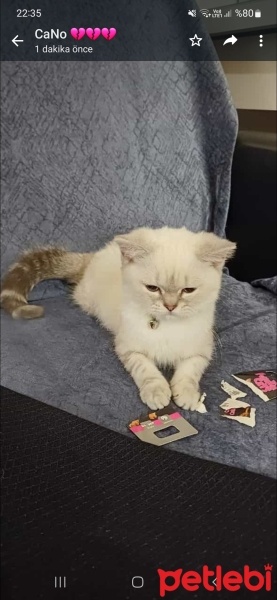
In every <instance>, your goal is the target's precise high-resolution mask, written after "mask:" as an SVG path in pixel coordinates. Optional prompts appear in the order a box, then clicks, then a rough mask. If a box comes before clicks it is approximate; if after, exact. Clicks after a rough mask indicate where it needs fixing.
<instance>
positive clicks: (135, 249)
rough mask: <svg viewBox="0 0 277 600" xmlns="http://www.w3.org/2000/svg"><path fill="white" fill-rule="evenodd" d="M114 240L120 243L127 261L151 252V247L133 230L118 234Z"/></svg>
mask: <svg viewBox="0 0 277 600" xmlns="http://www.w3.org/2000/svg"><path fill="white" fill-rule="evenodd" d="M114 241H115V242H116V243H117V244H118V246H119V248H120V251H121V254H122V258H123V260H124V262H125V263H128V262H131V261H136V260H140V259H141V258H145V256H147V254H149V252H150V248H148V247H147V246H146V244H144V243H143V240H142V239H140V238H139V236H136V235H134V234H133V232H131V233H130V234H126V235H117V236H116V237H115V238H114Z"/></svg>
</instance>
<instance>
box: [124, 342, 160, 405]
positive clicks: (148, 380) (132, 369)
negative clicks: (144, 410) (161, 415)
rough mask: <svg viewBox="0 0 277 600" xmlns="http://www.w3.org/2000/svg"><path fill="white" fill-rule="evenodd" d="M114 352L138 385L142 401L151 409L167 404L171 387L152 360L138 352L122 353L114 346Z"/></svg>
mask: <svg viewBox="0 0 277 600" xmlns="http://www.w3.org/2000/svg"><path fill="white" fill-rule="evenodd" d="M116 353H117V356H118V357H119V359H120V360H121V362H122V363H123V365H124V367H125V369H126V370H127V371H128V372H129V373H130V374H131V375H132V377H133V380H134V382H135V383H136V385H137V386H138V389H139V393H140V397H141V399H142V402H144V404H147V406H149V408H151V409H152V410H158V409H159V408H163V407H164V406H167V405H168V404H169V402H170V398H171V389H170V386H169V384H168V382H167V381H166V379H165V377H163V375H162V374H161V372H160V371H159V369H157V367H156V365H155V364H154V362H153V361H152V360H151V359H149V358H148V357H147V356H145V355H144V354H142V353H140V352H132V351H129V352H124V353H122V352H119V351H118V349H117V348H116Z"/></svg>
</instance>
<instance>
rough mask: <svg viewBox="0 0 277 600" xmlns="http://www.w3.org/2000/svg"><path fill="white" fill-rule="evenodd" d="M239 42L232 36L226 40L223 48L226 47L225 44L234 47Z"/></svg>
mask: <svg viewBox="0 0 277 600" xmlns="http://www.w3.org/2000/svg"><path fill="white" fill-rule="evenodd" d="M237 41H238V39H237V38H236V37H235V36H234V35H232V37H230V38H227V40H225V42H223V46H225V44H232V46H233V45H234V44H235V43H236V42H237Z"/></svg>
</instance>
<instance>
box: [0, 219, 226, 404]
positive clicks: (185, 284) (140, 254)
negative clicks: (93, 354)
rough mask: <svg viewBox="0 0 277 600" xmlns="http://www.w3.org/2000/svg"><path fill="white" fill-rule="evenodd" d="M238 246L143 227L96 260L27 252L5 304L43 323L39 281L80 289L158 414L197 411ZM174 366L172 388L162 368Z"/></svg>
mask: <svg viewBox="0 0 277 600" xmlns="http://www.w3.org/2000/svg"><path fill="white" fill-rule="evenodd" d="M235 248H236V244H235V243H233V242H230V241H228V240H226V239H221V238H219V237H217V236H216V235H214V234H212V233H205V232H200V233H192V232H191V231H189V230H187V229H186V228H185V227H182V228H180V229H171V228H168V227H163V228H161V229H148V228H140V229H136V230H133V231H131V232H130V233H128V234H126V235H119V236H116V237H115V238H114V240H113V241H111V242H110V243H108V244H107V245H106V246H105V247H104V248H103V249H101V250H99V251H98V252H96V253H89V254H78V253H73V252H66V251H65V250H63V249H57V248H42V249H38V250H31V251H30V252H27V253H25V254H24V255H23V256H22V257H21V259H20V260H19V262H18V263H16V264H15V265H13V266H12V267H11V269H10V270H9V272H8V274H7V275H6V277H5V279H4V281H3V287H2V293H1V302H2V306H3V308H5V309H6V310H7V311H8V312H10V313H11V314H12V315H13V316H14V317H15V318H18V317H25V318H35V317H38V316H42V314H43V309H42V308H41V307H37V306H33V305H28V304H27V294H28V292H29V291H30V289H32V287H34V285H35V284H36V283H38V281H41V280H43V279H49V278H53V277H59V278H61V279H68V280H69V281H71V282H73V283H75V288H74V291H73V298H74V301H75V302H76V303H77V304H78V305H79V306H80V307H81V308H82V309H83V310H84V311H85V312H87V313H88V314H89V315H93V316H94V317H97V318H98V319H99V321H100V322H101V323H102V324H103V325H104V327H106V328H107V329H108V330H109V331H111V332H112V334H113V335H114V340H115V351H116V354H117V356H118V357H119V359H120V360H121V362H122V363H123V365H124V367H125V368H126V370H127V371H128V372H129V373H130V374H131V376H132V377H133V379H134V381H135V383H136V384H137V386H138V389H139V392H140V397H141V399H142V401H143V402H144V403H145V404H147V405H148V406H149V407H150V408H151V409H153V410H157V409H159V408H162V407H164V406H166V405H167V404H169V402H170V399H171V396H172V397H173V400H174V402H175V403H176V404H177V405H178V406H180V407H182V408H186V409H190V410H194V409H195V408H196V407H197V405H198V402H199V398H200V390H199V381H200V378H201V376H202V374H203V372H204V371H205V369H206V368H207V366H208V364H209V362H210V360H211V358H212V353H213V324H214V313H215V306H216V301H217V298H218V295H219V291H220V285H221V276H222V269H223V266H224V263H225V261H226V260H227V259H228V258H231V257H232V256H233V254H234V252H235ZM165 366H171V367H173V368H174V370H175V372H174V375H173V378H172V380H171V382H170V383H168V382H167V380H166V379H165V377H164V376H163V375H162V373H161V371H160V370H159V367H165Z"/></svg>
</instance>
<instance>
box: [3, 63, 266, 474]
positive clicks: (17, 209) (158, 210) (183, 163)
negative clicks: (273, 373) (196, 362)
mask: <svg viewBox="0 0 277 600" xmlns="http://www.w3.org/2000/svg"><path fill="white" fill-rule="evenodd" d="M3 79H4V81H3V84H4V85H3V95H4V101H3V103H4V107H3V138H4V139H3V148H4V156H3V179H4V182H3V192H2V194H3V204H2V211H3V225H4V227H3V243H2V261H3V269H5V268H6V267H7V265H8V264H9V263H10V262H11V261H12V260H14V258H15V257H16V255H17V254H18V252H19V251H20V250H22V249H23V248H26V246H31V245H33V244H43V243H46V242H47V243H48V242H51V243H57V244H65V245H67V246H68V247H69V248H70V249H72V250H74V249H76V250H92V249H95V248H98V247H99V246H100V245H102V244H103V243H104V242H106V241H107V240H108V239H111V238H112V237H113V235H114V234H115V233H119V232H124V231H128V230H130V229H131V228H133V227H136V226H140V225H145V224H146V225H150V226H154V227H159V226H161V225H165V224H166V225H170V226H180V225H186V226H187V227H189V228H191V229H192V230H194V231H197V230H200V229H206V230H213V231H215V232H216V233H218V234H221V235H223V234H224V229H225V223H226V218H227V213H228V202H229V190H230V169H231V161H232V152H233V147H234V142H235V138H236V131H237V120H236V115H235V110H234V108H233V106H232V103H231V100H230V96H229V92H228V89H227V87H226V82H225V79H224V76H223V74H222V71H221V68H220V66H219V64H218V63H215V62H206V63H203V62H202V63H196V62H194V63H192V62H187V63H181V62H180V63H178V62H176V63H168V62H166V63H162V62H159V63H90V64H88V63H85V64H77V63H75V64H72V63H71V64H70V63H39V64H36V63H6V64H4V65H3ZM18 89H20V94H17V93H15V90H18ZM35 297H39V298H43V303H44V305H45V308H46V317H45V319H43V320H41V321H33V322H14V321H12V320H11V319H10V318H9V317H8V316H7V315H2V383H3V385H5V386H6V387H8V388H11V389H14V390H16V391H18V392H22V393H25V394H27V395H29V396H31V397H34V398H37V399H39V400H42V401H43V402H46V403H49V404H53V405H54V406H58V407H60V408H63V409H64V410H67V411H69V412H72V413H73V414H76V415H79V416H82V417H84V418H86V419H89V420H90V421H92V422H95V423H99V424H102V425H104V426H106V427H109V428H111V429H114V430H116V431H120V432H122V433H125V434H126V435H130V434H129V432H128V431H127V429H126V424H127V423H128V421H129V420H130V419H133V418H136V417H137V416H138V414H140V413H141V411H142V404H141V402H140V400H139V397H138V392H137V390H136V387H135V385H134V383H133V382H132V380H131V379H130V377H129V376H128V374H126V372H125V371H124V369H123V367H122V366H121V365H120V363H119V362H118V360H117V358H116V356H115V355H114V353H113V348H112V339H111V338H110V336H109V334H108V333H107V332H105V331H104V330H103V329H102V328H101V327H100V326H99V325H97V323H95V322H94V321H93V320H92V319H90V318H88V317H87V316H85V315H84V314H81V313H80V311H79V310H78V309H77V308H75V307H73V306H72V305H71V303H70V301H69V300H68V298H66V297H65V288H64V287H63V286H62V285H61V284H59V283H50V284H47V285H42V286H38V288H37V289H36V290H35V291H34V294H33V298H35ZM274 312H275V305H274V297H273V295H272V294H270V293H269V292H267V291H265V290H262V289H254V288H252V287H251V286H249V285H244V284H239V283H237V282H236V281H234V280H232V279H231V278H229V277H228V276H225V285H224V288H223V291H222V295H221V300H220V302H219V306H218V316H217V327H218V330H219V334H220V337H221V343H222V350H221V358H220V355H219V354H217V355H216V357H215V359H214V362H213V364H212V365H211V367H210V369H209V371H208V372H207V374H206V375H205V378H204V379H203V384H202V387H203V389H204V390H205V391H206V392H207V407H208V410H209V413H208V414H207V415H199V414H198V413H197V414H191V415H189V420H190V421H191V422H192V423H193V424H194V425H195V426H196V427H197V429H199V435H197V436H194V437H193V438H189V439H186V440H182V441H179V442H176V443H174V444H172V445H170V446H168V448H172V449H176V450H179V451H180V452H185V453H189V454H192V455H194V456H199V457H204V458H207V459H211V460H215V461H218V462H223V463H227V464H230V465H235V466H239V467H242V468H246V469H248V470H253V471H257V472H261V473H265V474H267V475H271V476H274V475H275V446H274V443H275V442H274V440H275V425H274V423H275V414H274V413H275V403H274V402H270V403H267V404H266V405H265V404H263V402H262V401H261V400H259V399H256V398H255V397H254V396H252V395H251V393H249V398H251V402H252V403H253V405H255V406H256V407H257V426H256V428H255V429H253V430H252V429H250V428H246V427H243V426H241V425H239V424H237V423H233V422H230V421H227V420H224V419H221V420H220V418H219V413H218V405H219V404H220V403H221V402H222V401H223V400H224V399H225V397H226V396H225V394H224V393H223V392H221V391H220V381H221V379H223V378H224V379H228V380H229V381H230V375H231V373H232V372H234V371H235V370H243V369H247V370H249V369H252V368H259V367H262V368H265V367H268V368H273V367H274V347H275V345H274V339H273V332H274V325H273V316H274ZM186 416H188V415H186Z"/></svg>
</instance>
